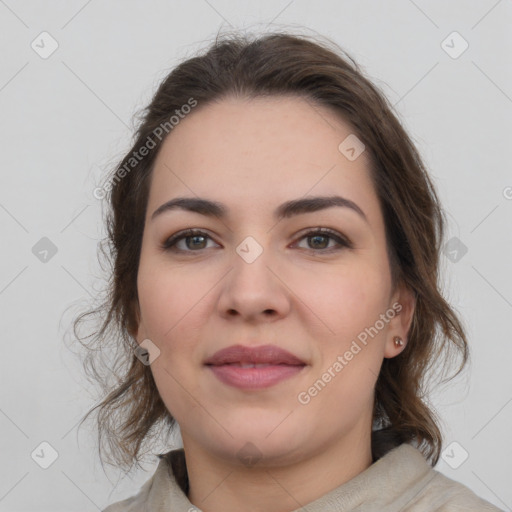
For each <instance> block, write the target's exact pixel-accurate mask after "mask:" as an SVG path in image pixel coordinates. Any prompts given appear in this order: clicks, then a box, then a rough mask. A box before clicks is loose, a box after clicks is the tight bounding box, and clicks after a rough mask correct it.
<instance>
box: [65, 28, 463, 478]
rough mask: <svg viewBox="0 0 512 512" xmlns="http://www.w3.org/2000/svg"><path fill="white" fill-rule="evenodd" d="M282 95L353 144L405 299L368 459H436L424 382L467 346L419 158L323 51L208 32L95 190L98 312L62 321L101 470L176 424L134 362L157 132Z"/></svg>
mask: <svg viewBox="0 0 512 512" xmlns="http://www.w3.org/2000/svg"><path fill="white" fill-rule="evenodd" d="M280 95H293V96H299V97H302V98H304V99H306V100H307V101H308V102H310V103H311V105H312V106H316V105H319V106H324V107H327V108H329V109H331V110H332V111H333V112H335V113H337V114H338V115H339V116H340V117H341V118H342V119H343V120H344V121H345V122H347V123H349V125H350V126H351V128H352V130H353V133H355V134H356V135H357V137H358V138H359V139H360V140H361V141H362V142H363V143H364V144H365V146H366V151H367V154H368V155H369V157H370V160H369V161H370V175H371V178H372V182H373V185H374V187H375V190H376V193H377V196H378V199H379V204H380V207H381V211H382V214H383V218H384V222H385V230H386V241H387V251H388V255H389V261H390V271H391V277H392V283H393V285H394V286H396V285H398V283H404V284H405V285H407V286H408V287H409V289H410V290H412V291H413V292H414V295H415V298H416V307H415V311H414V316H413V319H412V323H411V327H410V329H409V333H408V336H407V339H408V342H407V345H406V347H405V349H404V350H403V351H402V352H401V353H400V354H399V355H398V356H396V357H393V358H389V359H388V358H386V359H384V361H383V364H382V367H381V371H380V374H379V376H378V379H377V382H376V386H375V403H374V408H373V430H372V438H371V443H372V447H371V448H372V455H373V460H374V461H375V460H377V459H378V458H380V457H382V456H383V455H384V454H385V453H386V452H387V451H389V450H390V449H391V448H393V447H395V446H397V445H399V444H401V443H404V442H414V443H416V445H417V446H418V448H419V449H420V450H421V451H422V453H423V454H424V456H425V458H426V459H427V460H428V461H429V462H430V463H431V465H433V466H434V465H435V464H436V463H437V461H438V459H439V456H440V452H441V446H442V434H441V431H440V428H439V420H438V419H437V417H436V413H435V411H434V410H433V409H432V408H431V407H429V405H428V404H427V399H426V396H425V393H426V392H425V384H426V379H427V376H428V375H429V374H430V372H431V371H432V370H434V369H436V368H438V366H439V364H440V363H441V362H443V363H444V365H446V364H447V363H448V362H452V361H453V359H454V356H458V357H460V358H461V364H460V366H459V369H458V371H457V373H456V374H455V375H453V376H451V377H450V379H451V378H453V377H454V376H456V375H458V374H459V373H460V371H461V370H462V369H463V367H464V365H465V364H466V362H467V360H468V358H469V349H468V345H467V341H466V334H465V329H464V327H463V325H462V324H461V321H460V320H459V318H458V316H457V314H456V313H455V311H454V310H453V309H452V307H451V306H450V305H449V304H448V302H447V301H446V300H445V299H444V298H443V296H442V292H441V289H440V276H439V266H440V249H441V243H442V241H443V234H444V229H445V224H446V219H445V217H444V212H443V210H442V208H441V206H440V203H439V199H438V196H437V194H436V191H435V187H434V185H433V183H432V181H431V179H430V178H429V175H428V173H427V171H426V169H425V166H424V164H423V162H422V159H421V158H420V155H419V153H418V151H417V149H416V148H415V146H414V144H413V142H412V141H411V139H410V138H409V136H408V135H407V133H406V131H405V130H404V128H403V127H402V125H401V123H400V121H399V119H398V114H396V113H395V112H394V109H393V107H392V106H391V105H390V103H389V101H388V100H387V99H386V97H385V96H384V94H383V93H382V92H380V91H379V90H378V88H377V87H376V86H375V85H374V84H373V83H372V82H371V81H370V79H368V78H366V77H365V75H364V73H363V71H362V70H361V69H360V67H359V66H358V65H357V63H356V62H355V61H354V60H353V59H352V58H351V57H350V56H349V55H348V54H347V53H346V52H345V51H344V50H342V49H340V48H339V47H338V46H337V45H335V44H334V43H333V42H332V41H330V40H328V39H325V40H324V41H322V42H320V41H319V40H318V39H313V38H311V37H309V36H304V35H290V34H284V33H271V34H266V35H260V36H258V37H255V36H247V35H240V34H237V33H235V34H224V35H218V36H217V37H216V39H215V41H214V42H213V43H211V44H210V46H209V47H208V48H207V49H206V50H204V51H203V52H202V53H200V54H199V55H196V56H194V57H192V58H189V59H187V60H184V61H183V62H181V63H180V64H179V65H178V66H177V67H175V68H174V69H173V70H172V71H171V72H170V73H169V74H168V75H167V76H166V77H165V79H164V80H163V81H162V82H161V83H160V85H159V86H158V88H157V90H156V92H155V94H154V96H153V98H152V99H151V101H150V103H149V105H148V106H147V107H146V108H145V109H143V110H142V111H141V113H140V115H139V123H138V127H137V128H136V131H135V136H134V143H133V146H132V148H131V149H130V151H129V152H128V153H127V154H126V155H125V156H124V158H123V159H122V160H121V161H120V162H119V163H118V164H117V165H116V166H115V168H114V169H113V170H112V173H111V174H110V175H109V177H108V181H107V185H106V186H105V190H107V196H108V197H107V198H106V199H107V204H108V207H109V208H108V212H107V213H106V215H105V219H104V220H105V226H106V228H107V235H106V237H105V238H104V239H103V240H102V242H101V244H100V249H101V253H102V254H103V256H105V257H106V260H107V262H108V264H109V268H108V273H109V279H108V284H107V286H106V288H105V289H104V290H103V291H104V297H103V299H102V301H101V303H100V305H99V306H98V307H97V308H93V309H89V310H87V311H85V312H83V313H81V314H80V315H79V316H78V317H76V318H75V319H74V322H73V330H74V334H75V336H76V338H77V339H78V340H79V341H80V343H81V344H82V346H83V347H85V348H86V349H87V351H86V354H85V358H84V360H83V366H84V369H85V371H86V373H87V375H88V376H89V377H90V378H92V380H93V381H94V382H96V383H99V384H100V385H101V388H102V392H103V395H102V397H101V401H100V402H99V403H98V404H96V405H95V406H94V407H93V408H92V409H91V410H90V411H89V412H88V413H87V414H86V415H85V417H84V418H83V420H82V422H83V421H85V419H87V418H88V417H89V415H90V414H92V413H96V419H97V432H98V440H99V452H100V459H101V460H102V463H103V461H107V462H108V463H110V464H114V465H116V466H118V467H119V466H120V467H124V468H128V469H130V468H132V467H133V465H134V464H137V465H138V464H139V460H140V458H141V456H142V455H143V453H145V452H146V451H147V450H149V449H150V448H151V446H152V445H151V441H152V440H154V439H155V438H156V437H157V436H160V435H161V434H160V431H158V428H160V430H161V429H166V431H167V434H170V433H171V432H172V430H173V427H174V426H175V420H174V418H173V417H172V416H171V415H170V413H169V411H168V410H167V409H166V407H165V405H164V403H163V401H162V400H161V398H160V396H159V393H158V390H157V387H156V385H155V381H154V380H153V376H152V373H151V369H150V367H149V366H146V365H144V364H142V363H141V362H140V360H139V359H138V358H137V357H136V355H135V354H134V349H135V348H136V347H137V346H138V345H137V342H136V340H135V338H134V333H135V332H136V327H137V319H138V316H137V315H138V296H137V272H138V264H139V257H140V251H141V242H142V234H143V229H144V219H145V213H146V207H147V200H148V192H149V184H150V178H151V173H152V169H153V165H154V162H155V158H156V156H157V154H158V151H159V149H160V147H161V146H162V143H163V141H164V140H165V136H164V137H160V138H158V137H155V133H161V131H162V128H161V127H162V126H169V119H170V116H172V115H173V114H174V113H179V112H181V111H182V110H181V109H183V106H184V105H187V104H190V100H191V98H193V99H194V100H195V101H197V104H198V107H197V109H200V108H201V107H202V106H204V105H207V104H208V103H210V102H214V101H220V100H222V99H223V98H226V97H230V96H238V97H244V98H255V97H264V96H267V97H268V96H280ZM183 111H185V110H184V109H183ZM192 115H193V114H192ZM165 123H167V125H166V124H165ZM171 128H172V127H171ZM155 130H156V131H155ZM159 130H160V131H159ZM169 136H172V130H169ZM149 140H151V141H152V144H151V146H154V147H152V148H151V149H148V151H147V152H145V153H146V154H145V155H144V156H140V154H141V152H140V148H142V147H144V146H146V147H148V146H149ZM153 143H154V144H153ZM135 153H137V154H138V155H139V156H138V157H137V162H136V163H135V162H134V154H135ZM88 317H94V318H95V319H99V320H100V322H99V323H98V324H96V329H95V330H94V331H93V332H91V333H89V334H88V335H86V336H81V335H80V334H79V331H80V330H81V328H82V324H83V323H85V321H86V319H87V318H88ZM111 351H112V353H113V356H112V357H111V359H109V358H108V355H109V354H110V353H111ZM443 369H445V366H443Z"/></svg>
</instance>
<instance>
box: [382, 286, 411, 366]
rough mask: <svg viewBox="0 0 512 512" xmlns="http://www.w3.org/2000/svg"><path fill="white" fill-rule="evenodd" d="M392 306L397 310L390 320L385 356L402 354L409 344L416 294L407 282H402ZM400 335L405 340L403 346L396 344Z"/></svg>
mask: <svg viewBox="0 0 512 512" xmlns="http://www.w3.org/2000/svg"><path fill="white" fill-rule="evenodd" d="M390 308H391V309H393V310H394V311H395V313H396V314H395V316H394V317H393V318H392V319H391V320H390V321H389V325H388V332H387V340H386V345H385V349H384V357H388V358H390V357H395V356H397V355H398V354H400V353H401V352H402V351H403V350H404V349H405V347H406V345H407V337H408V335H409V329H410V327H411V324H412V319H413V317H414V311H415V309H416V294H415V293H414V292H413V291H412V290H411V289H410V288H409V287H408V286H407V285H406V284H405V283H403V282H402V283H400V284H399V285H398V286H397V288H396V291H395V293H394V294H393V296H392V298H391V302H390ZM396 336H398V337H399V338H401V339H402V340H403V342H404V344H403V345H402V346H398V347H397V346H396V345H395V342H394V338H395V337H396Z"/></svg>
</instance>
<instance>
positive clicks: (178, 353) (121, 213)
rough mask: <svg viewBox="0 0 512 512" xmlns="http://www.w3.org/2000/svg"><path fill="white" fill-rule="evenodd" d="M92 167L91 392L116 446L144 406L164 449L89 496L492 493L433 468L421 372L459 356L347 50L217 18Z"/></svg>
mask: <svg viewBox="0 0 512 512" xmlns="http://www.w3.org/2000/svg"><path fill="white" fill-rule="evenodd" d="M349 60H350V61H351V62H349ZM107 189H108V191H109V192H110V205H111V209H112V211H111V213H110V214H109V216H108V219H107V226H108V228H109V232H108V235H109V237H108V240H107V242H108V243H109V244H110V251H111V255H112V261H113V274H112V280H111V288H110V293H109V295H108V299H107V301H106V302H105V307H106V308H107V314H106V317H105V319H104V323H103V325H102V328H101V329H100V331H99V332H98V333H96V338H95V339H96V340H98V341H102V340H106V339H108V337H107V336H106V334H107V331H108V330H109V329H110V330H111V332H112V333H118V334H119V335H118V336H117V338H116V339H114V337H113V336H112V337H111V339H112V340H113V342H114V343H116V344H118V343H120V340H122V342H123V344H122V345H121V346H118V348H119V349H120V350H122V351H123V353H124V355H125V359H121V361H122V362H123V363H124V364H125V366H124V367H123V365H122V364H121V365H120V366H119V365H118V366H116V367H115V370H116V374H117V379H118V380H116V383H115V386H114V389H112V390H111V392H110V393H109V394H108V396H107V397H106V398H105V399H104V400H103V401H102V403H101V404H99V405H98V406H97V407H95V408H94V409H93V410H92V411H90V413H91V412H93V411H94V410H96V409H98V408H99V416H98V421H99V434H100V445H101V442H102V440H103V441H106V442H107V449H106V451H107V452H108V453H109V454H110V455H111V457H110V460H111V461H113V462H114V464H118V465H119V466H126V467H130V466H132V465H133V464H134V463H137V462H138V460H139V455H140V453H141V451H142V445H143V442H145V441H147V440H148V439H149V437H150V434H153V435H154V429H155V428H156V427H157V426H160V427H162V426H164V427H166V428H167V433H169V432H171V431H172V429H173V427H174V426H175V425H176V423H177V424H178V425H179V427H180V432H181V436H182V440H183V449H175V450H170V451H168V452H167V453H165V454H162V455H160V456H159V457H160V462H159V466H158V468H157V470H156V472H155V474H154V475H153V477H152V478H151V479H150V480H148V482H147V483H146V484H145V485H144V486H143V488H142V489H141V490H140V492H139V493H138V494H137V495H136V496H134V497H132V498H129V499H127V500H124V501H122V502H118V503H116V504H114V505H111V506H109V507H107V509H106V512H121V511H123V512H125V511H126V512H127V511H135V510H151V511H152V512H153V511H154V512H160V511H162V512H163V511H191V510H203V511H207V512H215V511H223V512H225V511H230V510H245V511H260V510H265V511H266V512H268V511H270V512H272V511H275V512H284V511H293V510H299V509H300V510H302V509H304V510H308V511H320V510H321V511H338V510H339V511H349V510H379V511H382V510H407V511H434V510H436V511H448V510H475V511H476V510H479V511H481V510H490V511H491V510H499V509H497V508H496V507H494V506H492V505H491V504H490V503H487V502H485V501H484V500H482V499H480V498H479V497H478V496H477V495H476V494H474V493H473V492H472V491H471V490H470V489H468V488H466V487H465V486H463V485H462V484H460V483H457V482H456V481H454V480H451V479H449V478H447V477H445V476H444V475H443V474H441V473H439V472H437V471H435V470H434V469H433V466H434V465H435V464H436V463H437V461H438V459H439V456H440V453H441V445H442V436H441V432H440V430H439V427H438V424H437V420H436V418H435V414H434V412H433V411H432V410H430V409H429V407H428V406H427V404H426V403H425V402H424V393H423V388H422V384H423V383H424V380H425V377H426V375H427V372H428V370H429V369H430V368H431V367H433V365H434V367H435V365H437V363H438V361H441V360H443V361H448V360H450V359H449V357H448V356H450V355H451V356H454V355H458V356H460V357H461V359H462V362H461V365H460V369H459V372H460V370H462V368H463V366H464V364H465V363H466V362H467V359H468V346H467V342H466V336H465V332H464V328H463V326H462V325H461V323H460V321H459V319H458V318H457V315H456V314H455V313H454V311H453V310H452V309H451V308H450V306H449V304H447V303H446V302H445V300H444V299H443V297H442V296H441V294H440V292H439V287H438V263H439V262H438V258H439V249H440V244H441V241H442V237H443V228H444V222H445V221H444V218H443V214H442V210H441V207H440V205H439V202H438V198H437V195H436V192H435V189H434V187H433V185H432V183H431V181H430V179H429V177H428V175H427V173H426V171H425V168H424V166H423V164H422V162H421V159H420V157H419V155H418V152H417V150H416V149H415V147H414V145H413V144H412V142H411V140H410V138H409V137H408V136H407V134H406V133H405V131H404V129H403V128H402V126H401V125H400V123H399V121H398V120H397V118H396V116H395V115H394V114H393V112H392V109H391V107H390V106H389V104H388V103H387V101H386V99H385V98H384V97H383V95H382V93H380V92H379V91H378V90H377V89H376V88H375V87H374V86H373V85H372V84H371V83H370V82H369V80H368V79H366V78H365V77H364V76H363V74H362V72H361V71H360V70H359V68H358V67H357V65H356V64H355V63H354V62H353V61H352V60H351V59H350V57H346V58H345V57H344V56H342V52H340V51H336V50H334V49H331V48H329V47H328V46H327V45H322V44H320V43H317V42H315V41H311V40H309V39H308V38H305V37H302V36H297V37H295V36H290V35H284V34H274V35H267V36H263V37H260V38H258V39H255V40H250V39H245V38H243V37H240V36H231V37H224V38H220V39H218V40H217V41H216V42H215V43H214V44H213V45H212V47H211V48H210V49H209V50H208V51H207V52H206V53H204V54H203V55H200V56H198V57H195V58H192V59H189V60H187V61H185V62H183V63H182V64H181V65H179V66H178V67H177V68H176V69H175V70H173V71H172V72H171V73H170V74H169V75H168V77H167V78H166V79H165V80H164V81H163V83H162V84H161V85H160V87H159V89H158V90H157V92H156V94H155V96H154V98H153V100H152V101H151V103H150V105H149V106H148V107H147V109H146V110H145V112H144V116H143V118H142V122H141V124H140V127H139V129H138V131H137V136H136V142H135V144H134V145H133V148H132V149H131V150H130V152H129V153H128V154H127V155H126V156H125V158H124V159H123V161H122V162H121V163H120V164H119V165H118V167H117V168H116V170H115V173H114V174H113V175H112V176H111V177H110V180H109V183H108V184H107V185H106V186H105V187H104V189H102V190H107ZM102 311H103V310H102V309H101V308H100V309H99V310H97V311H95V312H93V313H101V312H102ZM80 321H81V319H79V320H78V321H77V324H78V323H80ZM436 333H439V335H436ZM93 356H94V352H91V355H90V358H89V360H88V361H89V363H91V364H92V366H93V367H94V368H95V365H94V362H93V361H94V360H93ZM96 376H97V377H98V378H99V372H97V373H96ZM90 413H89V414H90Z"/></svg>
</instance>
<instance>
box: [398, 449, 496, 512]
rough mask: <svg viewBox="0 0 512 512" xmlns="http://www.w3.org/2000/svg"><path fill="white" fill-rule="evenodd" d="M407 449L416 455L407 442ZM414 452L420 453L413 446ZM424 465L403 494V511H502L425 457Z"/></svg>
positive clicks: (410, 453)
mask: <svg viewBox="0 0 512 512" xmlns="http://www.w3.org/2000/svg"><path fill="white" fill-rule="evenodd" d="M408 451H409V453H408V455H409V456H415V455H417V454H413V453H412V450H410V445H409V447H408ZM414 451H416V452H417V453H421V452H420V451H419V450H417V449H416V448H414ZM423 460H424V459H423ZM422 465H423V463H422ZM424 467H425V469H426V471H425V472H424V473H423V474H422V476H421V478H419V479H418V481H416V482H414V485H412V486H411V487H409V489H408V492H407V493H405V494H404V496H403V501H404V503H402V504H401V505H402V507H403V508H401V509H400V510H402V511H403V512H463V511H464V512H477V511H478V512H503V511H502V510H501V509H499V508H497V507H496V506H494V505H492V504H491V503H489V502H488V501H485V500H484V499H482V498H480V497H479V496H478V495H477V494H476V493H474V492H473V491H472V490H471V489H469V488H468V487H466V486H465V485H464V484H462V483H460V482H457V481H456V480H453V479H451V478H449V477H447V476H446V475H444V474H443V473H441V472H440V471H437V470H435V469H433V468H432V467H431V466H430V465H428V463H427V462H426V461H425V460H424Z"/></svg>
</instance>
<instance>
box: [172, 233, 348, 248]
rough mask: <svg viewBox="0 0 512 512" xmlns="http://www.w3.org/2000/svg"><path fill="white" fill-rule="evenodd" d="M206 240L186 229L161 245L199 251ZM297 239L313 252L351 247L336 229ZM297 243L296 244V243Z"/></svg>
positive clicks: (205, 244)
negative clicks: (331, 243)
mask: <svg viewBox="0 0 512 512" xmlns="http://www.w3.org/2000/svg"><path fill="white" fill-rule="evenodd" d="M208 240H211V241H213V240H212V238H211V237H210V236H209V235H208V234H207V233H205V232H203V231H198V230H194V229H188V230H186V231H182V232H181V233H176V234H175V235H172V236H171V237H169V238H168V239H167V240H166V241H165V242H164V243H163V245H162V248H163V249H164V250H166V251H175V252H199V251H200V250H202V249H207V248H208V247H207V243H208ZM299 240H307V241H308V242H309V243H308V245H309V247H300V248H301V249H306V250H309V251H314V252H324V251H325V252H329V251H331V250H339V249H341V248H343V247H345V248H352V243H351V242H350V241H349V240H348V239H346V238H344V237H343V236H341V235H340V234H339V233H337V232H336V231H332V230H330V229H326V228H318V229H314V230H311V231H308V232H306V233H304V234H303V235H302V236H301V237H300V238H299ZM332 241H334V242H335V244H334V245H331V246H329V243H330V242H332ZM181 242H185V244H184V247H183V246H182V247H179V244H180V243H181ZM297 245H298V244H297Z"/></svg>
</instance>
